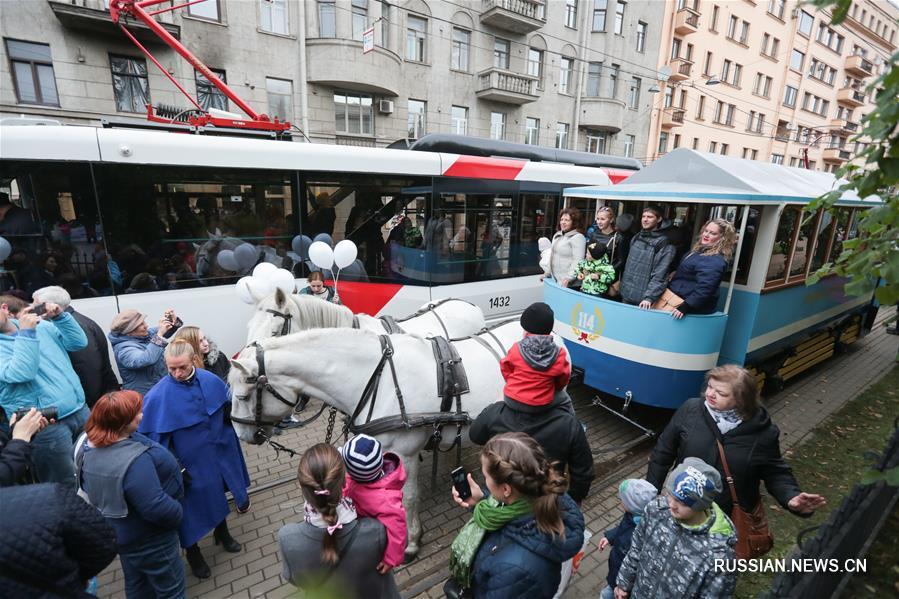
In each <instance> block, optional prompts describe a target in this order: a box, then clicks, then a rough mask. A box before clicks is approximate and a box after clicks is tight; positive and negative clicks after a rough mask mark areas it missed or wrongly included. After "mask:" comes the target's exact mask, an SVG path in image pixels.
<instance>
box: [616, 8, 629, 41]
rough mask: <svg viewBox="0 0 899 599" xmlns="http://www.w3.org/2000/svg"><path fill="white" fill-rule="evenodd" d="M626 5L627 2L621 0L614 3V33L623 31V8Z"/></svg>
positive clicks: (619, 33)
mask: <svg viewBox="0 0 899 599" xmlns="http://www.w3.org/2000/svg"><path fill="white" fill-rule="evenodd" d="M626 6H627V2H623V1H622V0H618V2H617V4H616V5H615V33H617V34H618V35H621V34H622V33H624V8H625V7H626Z"/></svg>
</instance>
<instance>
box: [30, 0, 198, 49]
mask: <svg viewBox="0 0 899 599" xmlns="http://www.w3.org/2000/svg"><path fill="white" fill-rule="evenodd" d="M47 4H49V5H50V10H52V11H53V14H54V16H56V18H57V19H58V20H59V22H60V23H61V24H62V26H63V27H65V28H67V29H72V30H75V31H79V32H81V33H85V34H90V35H100V36H103V37H115V38H116V39H117V40H125V39H126V38H125V34H123V33H122V30H121V29H119V26H118V25H116V24H115V23H113V22H112V19H110V18H109V11H108V10H105V9H104V8H102V5H101V3H100V2H96V3H95V5H96V7H95V8H94V7H92V6H91V5H89V4H87V3H85V2H83V1H80V2H78V3H77V4H76V3H74V2H54V1H53V0H48V2H47ZM157 20H158V17H157ZM159 24H160V25H162V27H163V28H164V29H165V30H166V31H168V32H169V33H170V34H171V35H172V37H174V38H175V39H181V27H179V26H178V25H174V24H172V23H166V22H162V21H159ZM128 31H130V32H131V33H132V34H134V37H135V38H137V39H138V41H140V42H142V43H145V44H147V43H149V44H162V43H163V41H162V40H161V39H159V37H158V36H157V35H156V34H155V33H153V31H151V30H150V28H149V27H147V26H146V25H144V24H143V23H142V22H140V21H137V20H135V19H129V21H128Z"/></svg>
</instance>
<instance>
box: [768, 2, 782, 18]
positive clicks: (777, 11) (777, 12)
mask: <svg viewBox="0 0 899 599" xmlns="http://www.w3.org/2000/svg"><path fill="white" fill-rule="evenodd" d="M786 4H787V2H786V0H768V13H769V14H772V15H774V16H775V17H777V18H778V19H780V20H783V18H784V8H785V7H786Z"/></svg>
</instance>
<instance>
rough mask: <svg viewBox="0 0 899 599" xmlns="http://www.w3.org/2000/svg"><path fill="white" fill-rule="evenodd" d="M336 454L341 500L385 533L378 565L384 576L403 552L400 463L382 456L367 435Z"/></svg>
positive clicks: (391, 456)
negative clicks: (342, 478) (342, 467)
mask: <svg viewBox="0 0 899 599" xmlns="http://www.w3.org/2000/svg"><path fill="white" fill-rule="evenodd" d="M340 454H341V455H342V456H343V461H344V462H345V463H346V472H347V474H346V485H345V486H344V489H343V494H344V496H345V497H349V498H350V499H352V500H353V503H355V504H356V513H357V514H358V515H359V517H360V518H375V519H376V520H377V521H378V522H380V523H381V524H383V525H384V528H385V529H386V530H387V548H386V549H385V550H384V557H383V558H382V559H381V563H380V564H378V572H380V573H381V574H386V573H387V572H389V571H390V570H392V569H393V568H395V567H396V566H399V565H400V564H402V563H403V558H404V554H405V551H406V510H405V508H403V484H404V483H405V482H406V470H405V468H404V467H403V461H402V460H401V459H400V457H399V456H398V455H396V454H395V453H390V452H387V453H383V452H382V451H381V443H380V442H379V441H378V440H377V439H375V438H374V437H369V436H368V435H356V436H355V437H353V438H352V439H350V440H349V441H347V442H346V443H345V444H344V446H343V447H341V448H340Z"/></svg>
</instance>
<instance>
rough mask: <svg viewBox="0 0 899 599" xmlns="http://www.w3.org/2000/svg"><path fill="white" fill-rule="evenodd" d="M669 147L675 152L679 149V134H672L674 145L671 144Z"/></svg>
mask: <svg viewBox="0 0 899 599" xmlns="http://www.w3.org/2000/svg"><path fill="white" fill-rule="evenodd" d="M671 147H672V148H673V149H675V150H676V149H678V148H679V147H680V134H679V133H675V134H674V143H673V144H671Z"/></svg>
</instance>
